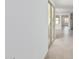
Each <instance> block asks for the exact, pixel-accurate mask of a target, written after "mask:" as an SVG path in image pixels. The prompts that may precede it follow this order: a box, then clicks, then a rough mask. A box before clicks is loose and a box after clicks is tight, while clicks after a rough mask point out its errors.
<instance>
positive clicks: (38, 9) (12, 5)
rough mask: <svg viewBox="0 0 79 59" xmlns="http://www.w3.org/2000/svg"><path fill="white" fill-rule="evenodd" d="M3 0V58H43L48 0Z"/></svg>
mask: <svg viewBox="0 0 79 59" xmlns="http://www.w3.org/2000/svg"><path fill="white" fill-rule="evenodd" d="M5 1H6V20H5V21H6V33H5V34H6V40H5V41H6V58H5V59H13V57H15V59H43V58H44V55H45V53H46V52H47V49H48V18H47V17H48V15H47V6H48V1H47V0H5Z"/></svg>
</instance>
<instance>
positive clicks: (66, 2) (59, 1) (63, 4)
mask: <svg viewBox="0 0 79 59" xmlns="http://www.w3.org/2000/svg"><path fill="white" fill-rule="evenodd" d="M53 2H54V3H55V6H56V7H57V8H73V0H53Z"/></svg>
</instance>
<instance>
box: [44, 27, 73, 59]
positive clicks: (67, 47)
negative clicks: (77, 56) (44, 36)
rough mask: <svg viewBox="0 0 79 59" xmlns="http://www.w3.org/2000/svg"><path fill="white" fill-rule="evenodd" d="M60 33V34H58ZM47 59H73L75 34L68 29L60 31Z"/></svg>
mask: <svg viewBox="0 0 79 59" xmlns="http://www.w3.org/2000/svg"><path fill="white" fill-rule="evenodd" d="M57 33H58V32H57ZM57 35H58V36H57V37H56V40H55V41H54V43H53V44H52V45H51V47H50V48H49V50H48V54H47V56H46V58H45V59H73V33H72V31H71V30H69V28H68V27H65V28H64V30H62V31H59V33H58V34H57Z"/></svg>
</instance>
